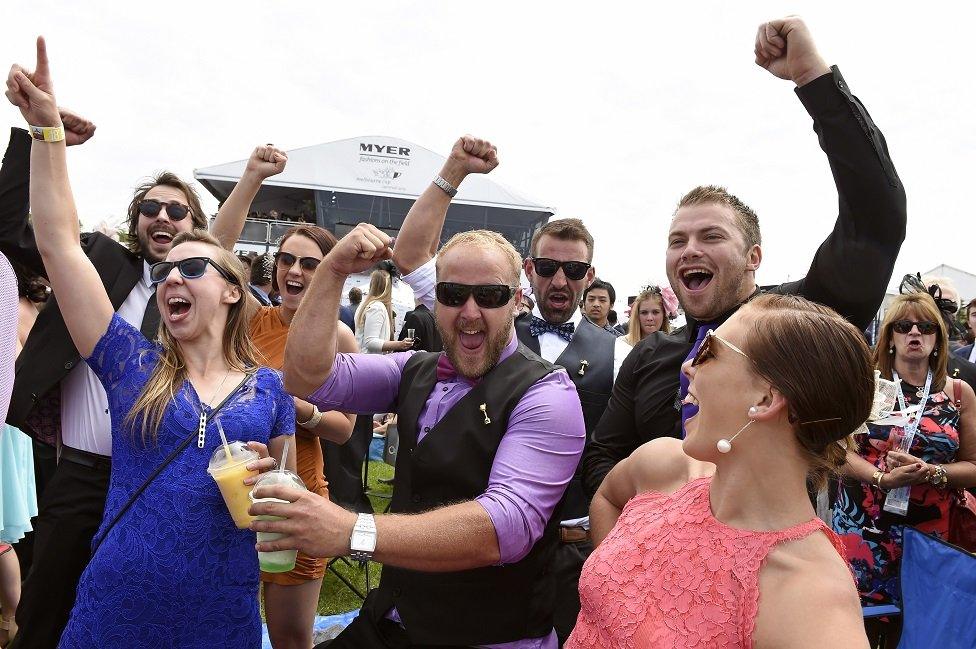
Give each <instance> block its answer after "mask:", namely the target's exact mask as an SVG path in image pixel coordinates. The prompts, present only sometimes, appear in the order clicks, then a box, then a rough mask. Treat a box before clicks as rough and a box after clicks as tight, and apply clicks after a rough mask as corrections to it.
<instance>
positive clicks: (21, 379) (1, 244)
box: [0, 129, 143, 445]
mask: <svg viewBox="0 0 976 649" xmlns="http://www.w3.org/2000/svg"><path fill="white" fill-rule="evenodd" d="M30 147H31V140H30V136H28V135H27V132H26V131H23V130H21V129H11V134H10V144H9V145H8V147H7V152H6V154H5V155H4V157H3V166H2V167H0V251H2V252H3V253H4V254H5V255H7V256H8V257H11V258H13V259H16V260H18V261H19V262H21V263H22V264H24V265H25V266H27V267H28V268H29V269H31V270H33V271H34V272H35V273H37V274H39V275H42V276H45V277H46V273H45V271H44V264H43V262H42V261H41V255H40V253H39V252H38V251H37V243H36V242H35V240H34V231H33V229H32V228H31V226H30V222H29V221H28V215H29V201H30V192H29V187H30ZM81 247H82V249H83V250H84V251H85V254H86V255H88V258H89V259H91V261H92V264H93V265H94V266H95V270H96V271H98V276H99V277H100V278H101V280H102V284H103V285H104V286H105V290H106V292H107V293H108V296H109V299H110V300H111V301H112V306H113V307H114V308H115V309H116V310H118V308H119V307H120V306H121V305H122V303H123V302H125V299H126V297H128V295H129V292H130V291H131V290H132V287H133V286H135V284H136V282H137V281H139V279H140V278H141V277H142V272H143V260H142V258H141V257H139V256H137V255H135V254H133V253H132V252H130V251H129V250H128V249H126V248H125V247H123V246H122V245H120V244H119V243H118V242H116V241H113V240H112V239H110V238H108V237H106V236H105V235H103V234H100V233H98V232H90V233H85V234H83V235H81ZM79 362H83V361H82V360H81V356H80V355H79V354H78V350H77V349H76V348H75V345H74V343H73V342H72V340H71V336H70V335H69V334H68V329H67V327H66V326H65V324H64V318H62V316H61V309H60V308H58V303H57V296H56V295H55V296H53V297H52V298H51V300H50V301H49V302H48V304H47V306H46V307H45V308H44V309H42V310H41V312H40V313H39V314H38V316H37V322H35V323H34V328H33V329H31V332H30V335H29V336H28V337H27V342H26V343H25V344H24V349H23V351H22V352H21V354H20V357H19V358H18V359H17V369H16V376H15V379H14V389H13V395H12V396H11V399H10V410H9V412H8V413H7V422H8V423H9V424H11V425H12V426H16V427H17V428H20V429H21V430H22V431H24V432H25V433H27V434H28V435H30V436H31V437H33V438H34V439H36V440H38V441H40V442H43V443H45V444H52V445H53V444H55V443H56V441H57V438H58V435H59V434H60V430H61V390H60V384H61V381H62V380H63V379H64V377H65V376H67V374H68V372H70V371H71V369H72V368H74V366H75V365H77V364H78V363H79Z"/></svg>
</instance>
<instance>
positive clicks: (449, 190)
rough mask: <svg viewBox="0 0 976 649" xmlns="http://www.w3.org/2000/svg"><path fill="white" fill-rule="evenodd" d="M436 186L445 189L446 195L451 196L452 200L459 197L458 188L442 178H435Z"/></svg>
mask: <svg viewBox="0 0 976 649" xmlns="http://www.w3.org/2000/svg"><path fill="white" fill-rule="evenodd" d="M434 184H435V185H437V186H438V187H440V188H441V189H443V190H444V193H445V194H447V195H448V196H450V197H451V198H454V197H455V196H457V187H455V186H454V185H452V184H451V183H449V182H447V181H446V180H444V179H443V178H441V177H440V176H434Z"/></svg>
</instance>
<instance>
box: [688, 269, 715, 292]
mask: <svg viewBox="0 0 976 649" xmlns="http://www.w3.org/2000/svg"><path fill="white" fill-rule="evenodd" d="M713 276H714V275H713V273H712V272H711V271H709V270H706V269H704V268H688V269H686V270H684V271H682V273H681V283H682V284H684V286H685V288H686V289H688V290H689V291H701V290H703V289H704V288H705V287H706V286H708V284H709V283H710V282H711V281H712V277H713Z"/></svg>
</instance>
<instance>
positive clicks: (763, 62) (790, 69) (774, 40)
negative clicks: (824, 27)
mask: <svg viewBox="0 0 976 649" xmlns="http://www.w3.org/2000/svg"><path fill="white" fill-rule="evenodd" d="M755 54H756V65H758V66H760V67H763V68H766V69H767V70H769V72H770V73H771V74H773V75H774V76H777V77H779V78H780V79H787V80H790V81H792V82H793V83H795V84H796V85H797V86H802V85H805V84H807V83H809V82H811V81H813V80H814V79H816V78H817V77H819V76H821V75H824V74H826V73H828V72H830V66H828V65H827V63H826V61H824V60H823V57H821V56H820V53H819V52H818V51H817V46H816V44H815V43H814V42H813V37H812V36H811V35H810V30H809V29H807V26H806V24H805V23H804V22H803V20H802V19H801V18H800V17H798V16H787V17H786V18H780V19H778V20H770V21H769V22H766V23H763V24H762V25H759V30H758V32H757V33H756V47H755Z"/></svg>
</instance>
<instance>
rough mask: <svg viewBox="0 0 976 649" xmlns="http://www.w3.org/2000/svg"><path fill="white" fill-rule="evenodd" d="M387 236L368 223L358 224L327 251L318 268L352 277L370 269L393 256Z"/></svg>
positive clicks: (390, 240)
mask: <svg viewBox="0 0 976 649" xmlns="http://www.w3.org/2000/svg"><path fill="white" fill-rule="evenodd" d="M392 243H393V240H392V239H391V238H390V236H389V235H388V234H386V233H385V232H383V231H382V230H380V229H379V228H377V227H376V226H374V225H370V224H369V223H360V224H359V225H357V226H356V227H355V228H353V229H352V230H351V231H350V232H349V234H347V235H346V236H344V237H342V239H340V240H339V243H337V244H336V245H335V247H334V248H333V249H332V250H330V251H329V254H328V255H326V256H325V259H323V260H322V264H320V265H319V268H328V269H330V270H331V271H332V272H334V273H336V274H337V275H352V274H353V273H360V272H362V271H364V270H367V269H368V268H372V267H373V266H375V265H376V264H377V263H378V262H380V261H383V260H384V259H389V258H390V257H392V256H393V251H392V249H391V248H390V245H391V244H392Z"/></svg>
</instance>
